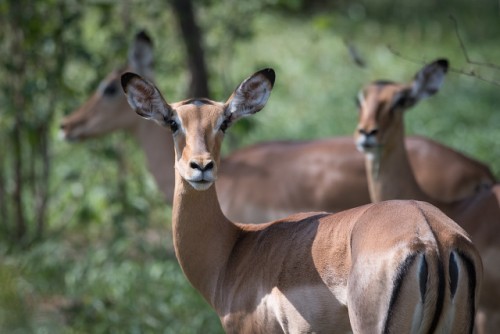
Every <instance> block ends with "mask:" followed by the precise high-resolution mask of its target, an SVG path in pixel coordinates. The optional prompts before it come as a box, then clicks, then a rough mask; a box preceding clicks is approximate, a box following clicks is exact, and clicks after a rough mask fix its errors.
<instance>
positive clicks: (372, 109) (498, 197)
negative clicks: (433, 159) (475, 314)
mask: <svg viewBox="0 0 500 334" xmlns="http://www.w3.org/2000/svg"><path fill="white" fill-rule="evenodd" d="M446 69H447V62H445V61H437V62H434V63H432V64H430V65H428V66H426V67H424V69H422V70H421V71H420V72H419V73H417V75H416V78H415V80H414V81H413V83H411V84H408V85H404V84H397V83H389V82H375V83H373V84H371V85H368V86H367V87H365V88H364V89H363V91H362V92H361V93H360V98H359V100H360V101H359V102H360V119H359V123H358V127H357V131H356V133H355V138H356V143H357V145H358V147H359V148H360V150H362V151H363V152H365V155H366V159H365V160H366V167H367V173H368V175H367V177H368V183H369V186H370V195H371V197H372V200H373V201H374V202H379V201H385V200H391V199H414V200H421V201H426V202H429V203H432V204H434V205H436V206H437V207H438V208H440V209H441V210H443V211H444V212H445V213H446V214H447V215H448V216H449V217H451V218H452V219H453V220H455V221H456V222H457V223H459V224H460V225H461V226H462V227H463V228H464V229H465V230H466V231H467V232H468V233H469V234H470V235H471V239H472V241H473V242H474V244H475V245H476V247H477V248H478V250H479V252H480V254H481V256H482V259H483V264H484V268H485V275H484V285H483V286H484V290H483V291H484V293H483V294H482V295H481V299H480V306H481V309H482V311H484V312H485V313H486V315H487V325H486V328H487V331H486V333H493V332H497V331H498V330H500V288H499V285H498V283H499V282H500V262H499V260H498V259H499V258H500V257H499V256H500V205H499V203H500V186H499V185H493V186H488V187H483V188H482V189H479V191H478V192H476V193H475V194H474V195H471V196H469V197H467V198H465V199H462V200H458V201H449V202H445V201H441V200H438V199H436V198H433V197H432V196H430V195H429V194H427V193H426V191H425V190H424V189H422V188H421V187H420V183H419V181H418V180H417V179H416V177H415V176H414V174H413V170H412V168H411V167H410V163H409V161H408V157H407V153H406V150H405V145H404V119H403V113H404V112H405V110H406V109H407V108H409V107H410V106H412V105H413V104H415V103H416V102H417V101H419V100H420V99H422V98H424V97H427V96H429V95H432V94H434V93H435V92H437V90H438V89H439V86H440V84H441V81H442V80H443V77H444V74H445V73H446ZM448 167H450V168H453V166H448V165H447V164H446V165H443V166H441V167H440V168H441V169H443V170H448ZM478 330H479V331H480V333H484V328H481V326H480V328H478Z"/></svg>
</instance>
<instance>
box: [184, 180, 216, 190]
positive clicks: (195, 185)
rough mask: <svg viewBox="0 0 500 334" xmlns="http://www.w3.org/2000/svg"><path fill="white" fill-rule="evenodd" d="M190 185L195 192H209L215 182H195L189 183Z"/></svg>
mask: <svg viewBox="0 0 500 334" xmlns="http://www.w3.org/2000/svg"><path fill="white" fill-rule="evenodd" d="M188 182H189V184H190V185H191V186H192V187H193V188H194V189H195V190H199V191H203V190H207V189H208V188H210V187H211V186H212V184H214V183H213V182H208V181H204V182H193V181H188Z"/></svg>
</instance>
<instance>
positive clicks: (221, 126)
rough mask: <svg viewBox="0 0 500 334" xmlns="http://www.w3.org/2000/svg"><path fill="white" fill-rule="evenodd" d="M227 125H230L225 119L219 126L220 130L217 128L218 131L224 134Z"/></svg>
mask: <svg viewBox="0 0 500 334" xmlns="http://www.w3.org/2000/svg"><path fill="white" fill-rule="evenodd" d="M229 124H230V123H229V119H228V118H226V119H225V120H224V121H223V122H222V124H221V125H220V128H219V129H220V130H221V131H222V132H224V133H225V132H226V130H227V128H228V127H229Z"/></svg>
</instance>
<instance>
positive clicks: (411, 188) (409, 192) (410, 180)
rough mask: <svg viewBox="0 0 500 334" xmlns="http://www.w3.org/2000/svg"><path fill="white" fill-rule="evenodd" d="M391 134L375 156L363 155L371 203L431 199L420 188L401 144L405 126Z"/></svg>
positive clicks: (403, 145)
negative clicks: (390, 137) (390, 138)
mask: <svg viewBox="0 0 500 334" xmlns="http://www.w3.org/2000/svg"><path fill="white" fill-rule="evenodd" d="M400 129H401V130H400V131H396V132H394V133H392V134H391V135H392V137H393V140H390V141H388V144H385V145H384V146H383V147H382V148H381V150H380V151H379V152H377V153H374V154H369V155H367V154H365V164H366V171H367V176H368V188H369V191H370V198H371V200H372V202H380V201H386V200H391V199H416V200H423V201H430V200H431V199H430V198H429V197H428V196H427V195H426V194H425V193H424V192H423V191H422V190H421V189H420V187H419V185H418V183H417V181H416V179H415V176H414V174H413V170H412V168H411V165H410V162H409V160H408V155H407V151H406V147H405V144H404V127H402V126H401V127H400Z"/></svg>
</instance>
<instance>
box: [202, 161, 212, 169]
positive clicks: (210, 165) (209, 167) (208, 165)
mask: <svg viewBox="0 0 500 334" xmlns="http://www.w3.org/2000/svg"><path fill="white" fill-rule="evenodd" d="M212 168H214V163H213V161H210V162H209V163H208V164H207V165H206V166H205V168H203V170H204V171H205V170H210V169H212Z"/></svg>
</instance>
